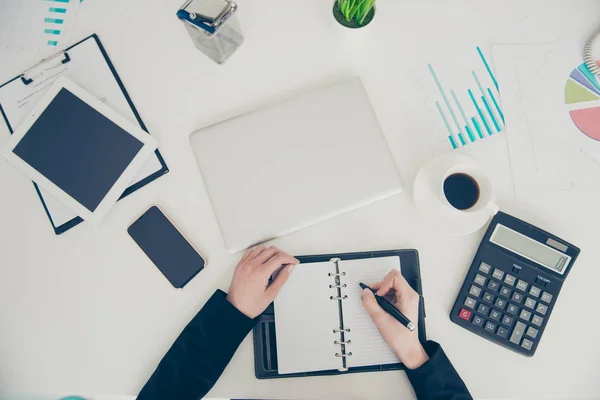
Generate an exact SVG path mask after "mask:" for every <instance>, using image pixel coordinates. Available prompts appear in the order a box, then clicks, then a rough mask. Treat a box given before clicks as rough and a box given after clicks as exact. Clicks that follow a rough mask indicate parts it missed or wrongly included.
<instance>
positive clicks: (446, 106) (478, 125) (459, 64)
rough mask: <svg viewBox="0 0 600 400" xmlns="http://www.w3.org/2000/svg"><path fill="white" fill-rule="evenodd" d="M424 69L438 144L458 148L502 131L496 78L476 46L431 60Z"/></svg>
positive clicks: (427, 97)
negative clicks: (445, 57) (440, 58)
mask: <svg viewBox="0 0 600 400" xmlns="http://www.w3.org/2000/svg"><path fill="white" fill-rule="evenodd" d="M427 70H428V71H427V75H428V77H427V78H428V79H427V81H428V82H427V83H426V85H425V86H426V90H425V96H426V101H427V102H428V106H429V109H430V110H431V111H432V113H431V114H430V115H431V118H432V119H433V123H434V124H435V129H436V131H435V133H433V135H436V136H435V137H434V140H435V141H437V142H438V144H440V145H442V146H443V147H445V149H447V150H448V149H458V148H461V147H465V146H468V145H470V144H472V143H475V142H477V141H480V140H483V139H485V138H488V137H490V136H493V135H497V134H499V133H501V132H503V131H504V114H503V112H502V106H501V104H500V94H499V87H498V81H497V79H496V77H495V75H494V72H493V70H492V66H491V64H490V62H489V58H488V57H486V56H485V54H484V52H483V50H482V49H481V48H480V47H477V46H474V47H471V48H469V49H465V50H464V51H462V52H457V53H453V54H452V55H451V56H450V57H448V58H447V59H445V60H442V61H437V62H431V63H429V64H428V65H427ZM432 128H433V127H432Z"/></svg>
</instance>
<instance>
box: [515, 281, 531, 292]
mask: <svg viewBox="0 0 600 400" xmlns="http://www.w3.org/2000/svg"><path fill="white" fill-rule="evenodd" d="M527 286H529V285H528V284H527V282H525V281H524V280H521V279H519V282H517V289H519V290H522V291H526V290H527Z"/></svg>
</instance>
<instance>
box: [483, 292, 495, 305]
mask: <svg viewBox="0 0 600 400" xmlns="http://www.w3.org/2000/svg"><path fill="white" fill-rule="evenodd" d="M483 301H484V302H486V303H489V304H492V303H493V302H494V295H493V294H491V293H488V292H485V293H484V294H483Z"/></svg>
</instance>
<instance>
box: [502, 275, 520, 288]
mask: <svg viewBox="0 0 600 400" xmlns="http://www.w3.org/2000/svg"><path fill="white" fill-rule="evenodd" d="M516 280H517V278H515V277H514V276H512V275H509V274H506V276H505V277H504V283H506V284H507V285H510V286H515V281H516Z"/></svg>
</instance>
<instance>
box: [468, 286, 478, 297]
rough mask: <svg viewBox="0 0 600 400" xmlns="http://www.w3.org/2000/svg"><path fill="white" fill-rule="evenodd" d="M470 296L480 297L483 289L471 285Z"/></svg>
mask: <svg viewBox="0 0 600 400" xmlns="http://www.w3.org/2000/svg"><path fill="white" fill-rule="evenodd" d="M469 294H470V295H471V296H475V297H479V295H480V294H481V288H480V287H478V286H475V285H471V289H469Z"/></svg>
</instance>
